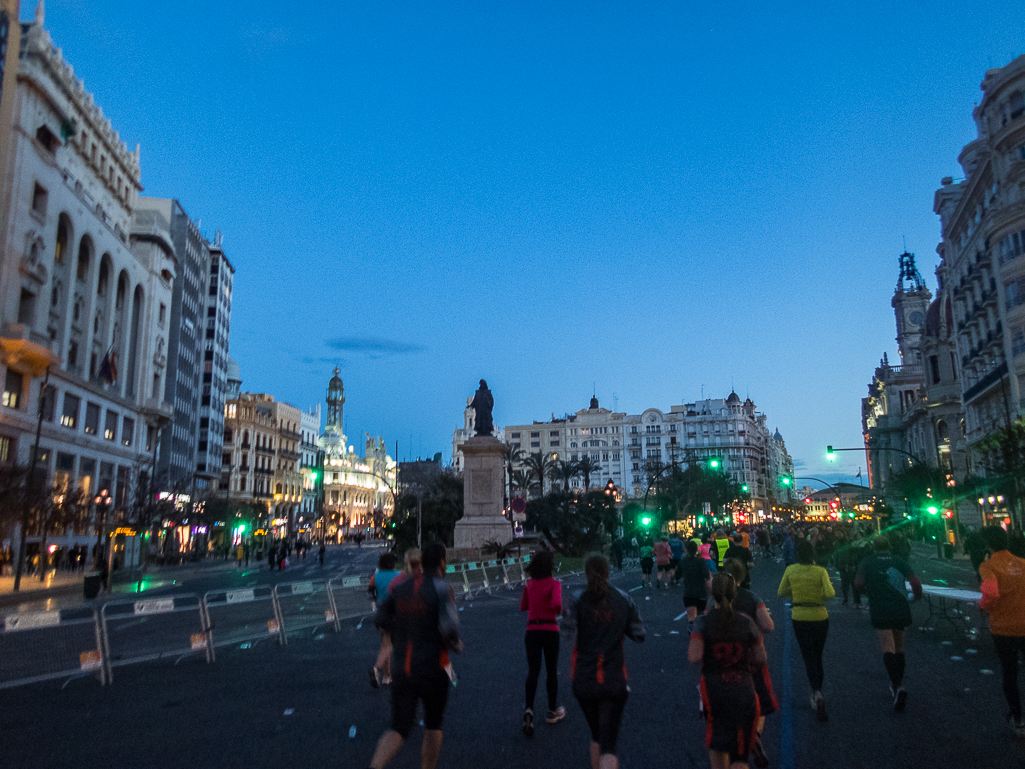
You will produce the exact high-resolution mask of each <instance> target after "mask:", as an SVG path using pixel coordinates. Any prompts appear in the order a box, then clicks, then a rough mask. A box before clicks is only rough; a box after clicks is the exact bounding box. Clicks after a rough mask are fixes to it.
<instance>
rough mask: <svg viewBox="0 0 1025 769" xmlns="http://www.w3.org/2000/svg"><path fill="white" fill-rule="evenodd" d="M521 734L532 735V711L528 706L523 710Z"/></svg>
mask: <svg viewBox="0 0 1025 769" xmlns="http://www.w3.org/2000/svg"><path fill="white" fill-rule="evenodd" d="M523 735H524V736H525V737H533V736H534V711H533V710H531V709H530V708H527V709H526V710H524V711H523Z"/></svg>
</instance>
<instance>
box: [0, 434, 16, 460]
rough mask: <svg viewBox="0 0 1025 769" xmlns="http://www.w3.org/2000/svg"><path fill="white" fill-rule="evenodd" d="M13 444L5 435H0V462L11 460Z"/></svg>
mask: <svg viewBox="0 0 1025 769" xmlns="http://www.w3.org/2000/svg"><path fill="white" fill-rule="evenodd" d="M12 446H13V444H12V443H11V439H10V438H8V437H7V436H6V435H0V462H10V461H11V448H12Z"/></svg>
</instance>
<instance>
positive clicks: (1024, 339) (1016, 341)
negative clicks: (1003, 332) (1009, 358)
mask: <svg viewBox="0 0 1025 769" xmlns="http://www.w3.org/2000/svg"><path fill="white" fill-rule="evenodd" d="M1023 352H1025V329H1022V328H1020V327H1019V328H1016V329H1013V330H1012V331H1011V354H1012V355H1021V354H1022V353H1023Z"/></svg>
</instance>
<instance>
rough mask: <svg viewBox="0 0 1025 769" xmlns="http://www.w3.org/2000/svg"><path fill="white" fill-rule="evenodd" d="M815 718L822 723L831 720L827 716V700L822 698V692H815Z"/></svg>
mask: <svg viewBox="0 0 1025 769" xmlns="http://www.w3.org/2000/svg"><path fill="white" fill-rule="evenodd" d="M815 717H816V718H817V719H818V720H819V721H822V722H825V721H828V720H829V716H827V715H826V698H825V697H823V696H822V692H815Z"/></svg>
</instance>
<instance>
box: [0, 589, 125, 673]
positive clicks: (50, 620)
mask: <svg viewBox="0 0 1025 769" xmlns="http://www.w3.org/2000/svg"><path fill="white" fill-rule="evenodd" d="M2 620H3V622H2V624H0V689H7V688H11V687H14V686H21V685H23V684H31V683H35V682H37V681H47V680H50V679H54V678H76V677H78V676H84V675H92V674H94V673H95V674H98V676H99V679H100V684H101V685H104V684H106V683H107V674H106V670H105V669H104V666H103V642H102V639H101V633H100V619H99V615H98V613H97V612H96V610H95V609H86V608H77V609H61V610H59V611H36V612H22V613H18V614H8V615H7V616H5V617H3V618H2Z"/></svg>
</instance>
